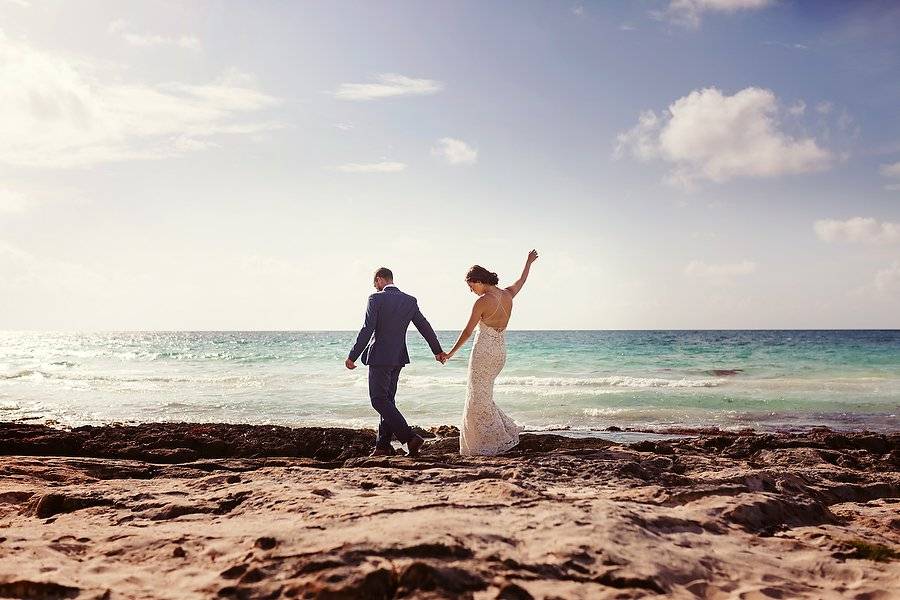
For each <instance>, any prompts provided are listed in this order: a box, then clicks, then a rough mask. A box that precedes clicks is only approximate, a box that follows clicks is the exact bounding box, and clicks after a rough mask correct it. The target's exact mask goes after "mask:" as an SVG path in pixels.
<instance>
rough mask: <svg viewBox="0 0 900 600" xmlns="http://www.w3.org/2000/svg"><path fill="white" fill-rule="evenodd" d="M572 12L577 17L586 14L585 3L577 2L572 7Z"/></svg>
mask: <svg viewBox="0 0 900 600" xmlns="http://www.w3.org/2000/svg"><path fill="white" fill-rule="evenodd" d="M572 14H573V15H575V16H576V17H583V16H584V4H576V5H575V6H573V7H572Z"/></svg>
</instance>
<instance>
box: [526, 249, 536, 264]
mask: <svg viewBox="0 0 900 600" xmlns="http://www.w3.org/2000/svg"><path fill="white" fill-rule="evenodd" d="M537 259H538V253H537V250H532V251H531V252H529V253H528V258H527V259H526V260H525V262H526V263H527V264H529V265H530V264H531V263H533V262H534V261H536V260H537Z"/></svg>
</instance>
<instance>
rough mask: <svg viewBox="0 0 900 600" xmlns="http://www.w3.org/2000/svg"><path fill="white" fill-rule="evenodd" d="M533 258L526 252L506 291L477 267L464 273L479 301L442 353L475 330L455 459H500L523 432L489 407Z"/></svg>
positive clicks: (534, 255) (458, 345)
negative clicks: (515, 305)
mask: <svg viewBox="0 0 900 600" xmlns="http://www.w3.org/2000/svg"><path fill="white" fill-rule="evenodd" d="M537 258H538V254H537V251H535V250H532V251H531V252H529V253H528V258H527V259H526V261H525V268H524V269H523V270H522V276H521V277H519V280H518V281H516V282H515V283H514V284H512V285H511V286H509V287H507V288H502V289H501V288H499V287H497V283H498V282H499V280H498V279H497V274H496V273H491V272H490V271H488V270H487V269H485V268H484V267H481V266H479V265H475V266H474V267H472V268H471V269H469V272H468V273H467V274H466V283H467V284H469V289H470V290H472V291H473V292H474V293H475V294H478V296H480V297H479V298H478V300H476V301H475V305H474V306H473V307H472V316H471V317H469V322H468V323H467V324H466V327H465V329H463V330H462V332H461V333H460V334H459V339H458V340H456V344H455V345H454V346H453V349H452V350H451V351H450V352H448V353H447V360H449V359H450V358H452V357H453V355H455V354H456V352H457V351H458V350H459V349H460V348H461V347H462V346H463V345H464V344H465V343H466V341H467V340H468V339H469V336H471V335H472V332H473V331H475V326H476V325H478V332H477V333H475V343H474V344H473V345H472V354H471V355H470V356H469V378H468V384H467V387H466V405H465V408H464V409H463V421H462V428H461V429H460V435H459V453H460V454H463V455H469V456H471V455H476V454H482V455H494V454H500V453H502V452H506V451H507V450H509V449H510V448H512V447H513V446H515V445H516V444H518V443H519V433H521V432H522V427H520V426H518V425H516V423H515V422H514V421H513V420H512V419H511V418H509V417H508V416H507V415H506V414H505V413H504V412H503V411H502V410H500V409H499V408H497V405H496V404H494V380H495V379H496V378H497V375H499V374H500V371H502V370H503V365H504V364H505V363H506V337H505V335H504V331H505V330H506V326H507V325H508V324H509V318H510V316H511V315H512V307H513V298H514V297H515V296H516V294H518V293H519V292H520V291H522V286H523V285H525V280H526V279H528V272H529V270H531V263H533V262H534V261H536V260H537Z"/></svg>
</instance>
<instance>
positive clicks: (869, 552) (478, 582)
mask: <svg viewBox="0 0 900 600" xmlns="http://www.w3.org/2000/svg"><path fill="white" fill-rule="evenodd" d="M454 433H455V432H454V431H453V430H452V429H449V428H447V429H445V430H444V431H443V432H437V435H438V437H436V438H433V439H430V440H429V441H428V443H427V444H426V446H425V450H424V454H423V456H422V457H420V458H419V459H415V460H414V459H409V458H405V457H390V458H383V457H379V458H369V457H367V456H366V455H367V453H368V451H369V449H370V446H371V444H372V441H373V439H374V436H373V433H372V432H371V431H353V430H328V429H289V428H280V427H260V426H257V427H254V426H244V425H221V424H203V425H197V424H165V425H141V426H138V427H124V426H123V427H99V428H79V429H75V430H73V431H59V430H52V429H48V428H44V427H40V426H27V425H21V424H15V425H14V424H6V425H0V454H5V455H6V456H2V457H0V597H12V598H36V597H56V598H203V597H225V598H279V597H298V598H302V597H307V598H400V597H405V598H467V597H468V598H490V599H493V598H511V599H519V598H643V597H654V596H659V595H660V594H667V595H670V596H673V597H683V598H697V597H700V598H798V597H802V598H829V597H834V598H858V599H859V600H862V599H864V598H866V599H875V598H885V599H887V598H891V597H895V596H893V594H895V593H896V590H897V589H900V562H898V561H897V560H896V559H892V558H890V557H891V556H892V555H891V553H890V552H891V551H896V550H898V549H900V516H898V515H900V465H898V456H900V436H898V435H893V436H884V435H874V434H867V433H854V434H846V433H836V432H832V431H828V430H816V431H813V432H810V433H808V434H804V435H788V434H765V435H756V434H751V433H749V432H744V433H743V434H740V435H736V434H728V433H723V432H718V431H708V432H703V434H702V435H697V436H696V437H692V438H684V439H678V440H673V441H665V442H640V443H638V444H633V445H631V446H621V445H614V444H611V443H610V442H606V441H603V440H597V439H594V440H584V439H581V440H578V439H570V438H561V437H558V436H543V435H542V436H524V437H523V440H522V443H521V444H520V446H519V447H517V449H516V450H515V451H514V452H511V453H510V454H508V455H506V456H502V457H494V458H469V457H461V456H459V455H458V454H457V453H456V444H457V440H456V438H454V437H441V436H442V435H452V434H454ZM881 548H884V549H886V550H879V549H881ZM864 556H870V557H887V558H884V560H883V561H875V560H871V559H869V558H861V557H864Z"/></svg>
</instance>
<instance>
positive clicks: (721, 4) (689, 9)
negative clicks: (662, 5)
mask: <svg viewBox="0 0 900 600" xmlns="http://www.w3.org/2000/svg"><path fill="white" fill-rule="evenodd" d="M772 4H774V0H672V1H671V2H670V3H669V7H668V8H667V9H666V10H665V11H663V12H662V13H653V14H654V16H656V17H658V18H667V19H668V20H669V21H670V22H672V23H674V24H676V25H681V26H682V27H687V28H688V29H697V28H698V27H700V22H701V20H702V16H703V13H705V12H721V13H733V12H737V11H740V10H759V9H762V8H766V7H767V6H771V5H772Z"/></svg>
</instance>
